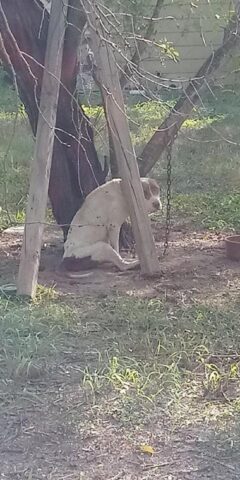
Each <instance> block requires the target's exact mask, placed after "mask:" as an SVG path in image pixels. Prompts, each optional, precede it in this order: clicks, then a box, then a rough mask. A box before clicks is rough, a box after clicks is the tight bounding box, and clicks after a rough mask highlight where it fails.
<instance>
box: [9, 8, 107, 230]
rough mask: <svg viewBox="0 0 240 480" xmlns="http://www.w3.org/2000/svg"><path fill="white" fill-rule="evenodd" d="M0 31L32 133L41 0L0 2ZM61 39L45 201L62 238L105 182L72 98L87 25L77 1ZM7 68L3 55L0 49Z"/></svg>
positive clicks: (42, 34) (42, 44) (42, 31)
mask: <svg viewBox="0 0 240 480" xmlns="http://www.w3.org/2000/svg"><path fill="white" fill-rule="evenodd" d="M0 6H1V7H2V8H1V9H0V32H1V35H2V39H3V43H4V47H5V49H6V52H7V54H8V56H9V58H10V61H11V63H12V66H13V68H14V71H15V72H16V78H17V84H18V89H19V94H20V97H21V100H22V102H23V103H24V106H25V109H26V112H27V114H28V117H29V121H30V124H31V127H32V131H33V134H34V135H35V134H36V127H37V121H38V108H39V107H38V106H39V98H40V92H41V83H42V76H43V67H42V65H43V64H44V57H45V50H46V39H47V30H48V24H49V15H48V12H47V11H46V10H44V9H43V6H42V4H41V2H40V1H39V0H34V1H33V0H1V2H0ZM67 20H68V27H67V29H66V34H65V42H64V52H63V67H62V78H61V81H62V84H61V88H60V96H59V104H58V113H57V121H56V129H55V134H56V137H55V141H54V148H53V158H52V167H51V175H50V184H49V197H50V200H51V204H52V209H53V214H54V216H55V219H56V221H57V223H58V224H59V225H62V228H63V231H64V235H65V236H66V233H67V231H68V227H67V226H68V225H69V224H70V223H71V220H72V218H73V216H74V214H75V213H76V211H77V210H78V208H79V207H80V206H81V204H82V202H83V200H84V198H85V197H86V195H87V194H88V193H90V192H91V191H92V190H93V189H94V188H96V187H97V186H98V185H100V184H102V183H104V181H105V177H106V172H105V171H104V170H102V167H101V164H100V162H99V160H98V157H97V152H96V150H95V147H94V143H93V130H92V128H91V125H90V123H89V119H88V118H87V117H86V115H85V114H84V112H83V109H82V107H81V106H80V105H79V102H78V100H77V99H76V97H75V96H74V94H75V87H76V77H77V71H78V47H79V42H80V37H81V32H82V29H83V26H84V24H85V15H84V14H83V11H82V10H81V8H80V2H79V0H70V2H69V10H68V19H67ZM0 57H1V59H2V61H3V64H4V65H5V66H6V68H9V65H7V64H6V56H5V55H4V52H3V51H2V50H1V48H0Z"/></svg>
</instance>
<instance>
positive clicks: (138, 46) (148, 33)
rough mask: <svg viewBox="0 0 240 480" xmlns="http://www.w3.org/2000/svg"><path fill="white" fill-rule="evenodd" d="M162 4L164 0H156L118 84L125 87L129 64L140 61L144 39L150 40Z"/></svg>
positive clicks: (129, 74)
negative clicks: (140, 37) (143, 31)
mask: <svg viewBox="0 0 240 480" xmlns="http://www.w3.org/2000/svg"><path fill="white" fill-rule="evenodd" d="M163 4H164V0H157V3H156V5H155V7H154V10H153V14H152V16H151V18H150V20H149V22H148V25H147V28H146V32H145V34H144V36H143V38H142V39H138V40H136V49H135V52H134V54H133V56H132V58H131V61H130V62H128V63H127V64H126V65H125V67H124V68H123V72H122V75H121V77H120V85H121V87H122V88H124V87H125V85H126V83H127V81H128V78H129V77H131V76H132V70H131V65H134V66H135V67H137V66H138V65H139V63H140V61H141V57H142V55H143V53H144V51H145V50H146V47H147V45H148V42H147V41H146V40H151V39H152V37H153V35H154V34H155V32H156V25H155V22H154V20H155V19H156V18H157V17H158V16H159V13H160V10H161V8H162V6H163Z"/></svg>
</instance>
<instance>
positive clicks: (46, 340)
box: [0, 81, 240, 479]
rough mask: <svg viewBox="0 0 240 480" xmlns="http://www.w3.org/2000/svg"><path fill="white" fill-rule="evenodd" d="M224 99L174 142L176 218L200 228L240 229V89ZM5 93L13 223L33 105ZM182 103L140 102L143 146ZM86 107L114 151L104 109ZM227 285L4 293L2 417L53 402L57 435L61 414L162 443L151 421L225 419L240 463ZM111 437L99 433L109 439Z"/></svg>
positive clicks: (137, 115) (137, 116)
mask: <svg viewBox="0 0 240 480" xmlns="http://www.w3.org/2000/svg"><path fill="white" fill-rule="evenodd" d="M215 95H216V99H217V100H216V99H214V98H213V97H210V96H209V98H208V97H206V98H205V99H204V108H201V109H199V110H196V111H195V112H194V114H193V116H192V117H191V118H190V119H189V120H187V121H186V122H185V124H184V127H183V129H182V131H181V133H180V135H179V138H178V141H177V143H176V145H175V146H174V149H173V160H172V161H173V201H172V208H173V223H174V222H175V220H176V221H177V220H179V219H180V220H182V219H183V220H186V222H187V223H189V224H190V225H191V226H193V227H194V229H197V228H200V229H203V230H211V231H212V230H216V231H219V232H223V231H229V230H233V231H237V230H239V229H240V220H239V219H240V215H239V212H240V196H239V184H240V167H239V165H240V164H239V147H238V137H239V133H238V129H239V127H238V125H239V112H240V96H239V95H236V94H235V93H233V92H232V91H227V92H225V91H220V90H216V91H215ZM0 98H1V102H2V103H1V107H0V206H1V207H2V211H1V212H0V228H3V227H5V226H7V225H9V224H10V223H11V222H12V223H15V222H20V223H21V222H23V221H24V208H25V205H26V198H27V190H28V172H29V166H30V164H31V158H32V151H33V139H32V136H31V134H30V129H29V127H28V123H27V119H26V117H25V115H24V112H22V111H21V109H20V110H19V114H18V116H17V117H16V115H15V113H14V112H15V111H16V107H15V105H16V103H15V102H16V100H15V96H14V94H13V93H12V91H11V89H9V86H7V85H6V84H4V83H3V82H2V81H1V82H0ZM171 105H172V100H171V99H170V100H168V101H167V100H164V102H163V103H157V102H148V103H147V102H145V103H141V104H136V105H131V106H129V107H128V116H129V118H130V126H131V132H132V138H133V141H134V143H135V146H136V149H137V151H138V152H139V151H141V148H142V146H143V145H144V143H145V142H146V141H147V140H148V139H149V138H150V137H151V135H152V133H153V131H154V129H155V128H156V127H157V126H158V125H159V124H160V123H161V120H162V119H163V117H164V115H165V114H166V112H167V111H168V109H169V108H170V107H171ZM17 109H19V106H17ZM86 111H87V113H88V115H90V116H91V118H92V119H93V121H94V122H95V126H96V142H97V145H98V149H99V151H100V153H103V151H104V148H105V144H104V142H103V139H104V138H105V133H104V132H105V130H104V129H105V125H104V122H103V115H102V110H101V109H100V108H99V107H96V108H95V107H88V108H86ZM13 133H14V135H13ZM165 163H166V162H165V161H164V160H161V162H159V165H156V167H155V169H154V172H153V175H154V176H156V178H158V179H159V180H160V182H161V184H162V190H163V196H164V194H165V188H166V187H165V185H166V165H165ZM155 218H156V219H157V220H158V221H160V222H162V218H161V217H155ZM216 274H217V273H216ZM1 283H2V282H1ZM199 288H201V286H200V287H199ZM224 288H225V289H222V290H220V291H219V292H218V293H217V294H215V295H212V296H211V295H209V296H208V298H204V299H203V297H204V294H203V295H202V296H201V297H197V296H196V295H195V293H194V289H193V290H192V294H189V296H187V294H186V292H183V293H181V294H179V295H177V294H176V295H175V293H173V295H172V296H171V295H169V292H168V291H167V289H166V291H165V292H164V291H162V290H161V291H160V293H159V294H158V295H156V298H142V299H139V298H138V296H137V294H136V296H133V295H132V292H129V294H128V295H126V296H123V295H120V294H118V293H117V292H112V293H111V295H110V296H108V297H106V298H105V297H104V295H102V296H100V297H95V298H91V297H85V298H82V297H80V298H79V297H78V298H76V297H74V296H71V295H65V296H64V295H59V294H58V293H57V292H56V291H55V290H54V288H51V289H49V288H45V287H43V286H42V287H40V286H39V289H38V295H37V298H36V301H35V302H34V303H31V304H29V303H25V302H20V301H17V300H16V299H13V298H8V297H6V296H4V295H3V292H1V293H2V295H1V297H0V374H1V375H0V376H1V382H0V412H1V413H2V414H3V417H4V416H6V417H7V416H8V415H9V412H17V415H19V416H21V418H22V412H23V411H28V409H30V410H31V411H35V409H40V411H42V410H44V409H45V410H44V411H45V413H44V415H45V417H44V418H46V419H47V420H46V421H48V422H49V425H50V428H52V429H53V431H54V432H55V430H56V429H57V427H56V425H58V424H59V421H60V420H59V418H61V426H59V427H58V428H59V429H60V431H61V432H62V430H61V429H66V432H67V434H66V437H67V438H68V435H69V431H70V432H71V433H70V435H72V432H74V435H79V432H81V435H86V438H88V435H89V431H91V432H95V433H93V434H94V435H96V437H97V438H98V433H96V432H97V431H98V430H99V429H100V425H103V426H104V429H103V430H104V432H105V427H106V426H107V427H106V428H107V429H108V430H107V431H109V429H110V428H112V425H114V426H115V428H116V429H117V430H118V431H121V432H124V435H125V437H126V438H127V440H126V444H127V445H128V443H131V444H134V445H135V444H136V442H139V441H140V440H139V439H140V438H141V439H142V440H143V441H146V442H147V443H149V442H151V436H150V434H149V437H150V440H149V438H147V439H145V437H144V435H148V433H147V432H148V431H149V428H150V427H149V425H151V428H153V429H154V425H156V424H159V425H161V429H163V430H162V431H165V430H164V428H166V427H165V425H166V422H167V433H166V437H167V436H168V435H173V436H174V435H175V433H174V432H175V431H176V430H177V429H179V428H180V429H182V430H181V431H185V430H184V429H186V428H188V426H190V427H191V428H199V426H201V427H202V426H203V429H204V428H205V425H206V424H208V425H217V431H218V433H217V434H216V433H214V442H216V444H217V447H218V449H219V452H220V453H219V456H220V461H221V459H222V458H225V457H224V456H226V462H230V460H229V457H230V458H233V457H234V455H235V456H236V458H237V456H238V455H239V449H240V445H239V413H240V400H239V399H240V391H239V383H240V378H239V377H240V374H239V368H240V353H239V352H240V350H239V349H240V334H239V331H240V330H239V325H240V313H239V312H240V309H239V307H240V305H239V285H238V283H237V281H236V283H234V287H233V288H232V289H231V291H228V288H227V286H226V287H224ZM173 297H174V298H173ZM29 405H30V406H29ZM48 405H50V407H49V406H48ZM46 409H47V410H46ZM58 409H59V410H58ZM53 412H55V413H53ZM53 415H56V418H55V417H54V418H55V419H54V418H53ZM4 418H5V417H4ZM7 418H8V417H7ZM41 421H42V420H41ZM51 422H52V423H51ZM54 422H55V423H54ZM164 422H165V423H164ZM233 424H235V426H234V428H235V429H236V433H233V430H232V425H233ZM52 425H53V426H52ZM228 428H229V429H230V433H228V430H227V429H228ZM54 429H55V430H54ZM39 431H41V426H39ZM64 431H65V430H64ZM178 431H179V430H178ZM169 432H171V433H169ZM234 432H235V430H234ZM91 434H92V433H91ZM61 435H62V433H61ZM107 435H108V434H107ZM114 435H117V434H116V432H115V433H114ZM217 435H219V437H218V436H217ZM222 435H223V437H222ZM104 436H105V433H104ZM104 436H103V435H102V434H99V438H101V441H103V442H104V438H105V437H104ZM49 437H51V430H50V435H49ZM46 438H47V439H48V437H47V436H46ZM77 438H78V437H77ZM112 438H113V437H112ZM136 438H137V439H138V440H136ZM174 438H175V437H174ZM54 441H56V440H55V433H54ZM86 441H87V440H86ZM174 441H175V440H174ZM177 441H179V440H176V442H177ZM127 442H128V443H127ZM134 442H135V443H134ZM209 442H210V440H209ZM212 442H213V440H211V442H210V443H209V448H211V446H212V444H213V443H212ZM147 446H148V445H147ZM72 448H73V447H72ZM83 448H86V446H85V443H84V447H83ZM91 448H92V447H91ZM94 448H95V447H94ZM214 453H215V452H214ZM61 455H62V454H61ZM53 464H54V461H53ZM156 468H158V467H156ZM161 468H164V467H161ZM230 471H231V470H230ZM29 472H30V473H29ZM27 475H28V476H26V477H21V478H35V477H34V476H31V475H32V473H31V470H28V471H27ZM17 478H20V477H17ZM36 478H38V477H36ZM52 478H56V477H52ZM62 478H64V477H62ZM70 478H74V479H75V478H78V477H70ZM79 478H85V477H82V476H81V475H80V477H79ZM86 478H87V477H86ZM116 478H117V477H116ZM118 478H120V477H118ZM123 478H124V477H123ZM144 478H146V479H147V478H152V477H148V476H146V477H144ZM156 478H159V477H156ZM164 478H175V477H169V476H168V477H164ZM182 478H185V477H182ZM186 478H189V477H186ZM193 478H194V479H195V477H193ZM211 478H214V477H211ZM231 478H237V477H231Z"/></svg>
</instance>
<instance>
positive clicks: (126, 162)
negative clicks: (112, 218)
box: [82, 0, 160, 276]
mask: <svg viewBox="0 0 240 480" xmlns="http://www.w3.org/2000/svg"><path fill="white" fill-rule="evenodd" d="M82 4H83V6H84V8H85V12H86V16H87V19H88V25H89V38H88V42H89V44H90V47H91V49H92V51H93V62H94V68H95V74H96V78H97V79H98V82H99V83H100V84H101V86H102V94H103V96H104V103H105V113H106V117H107V122H108V126H109V129H110V131H111V132H112V140H113V142H114V149H115V152H116V156H117V162H118V169H119V173H120V175H121V178H122V180H123V189H124V192H125V195H126V198H127V201H128V204H129V211H130V217H131V222H132V226H133V233H134V237H135V241H136V248H137V253H138V256H139V260H140V264H141V271H142V274H144V275H147V276H152V275H155V274H156V273H159V271H160V265H159V262H158V257H157V253H156V249H155V244H154V240H153V236H152V232H151V225H150V220H149V218H148V216H147V213H146V208H145V201H144V195H143V190H142V186H141V183H140V175H139V170H138V165H137V160H136V155H135V151H134V148H133V145H132V141H131V137H130V132H129V127H128V122H127V117H126V112H125V106H124V100H123V95H122V90H121V87H120V82H119V76H118V69H117V64H116V60H115V58H114V54H113V51H112V48H111V46H110V45H109V43H108V41H107V39H106V32H105V29H104V26H103V25H104V18H103V17H101V15H100V13H99V11H98V10H97V9H96V2H95V1H90V0H82Z"/></svg>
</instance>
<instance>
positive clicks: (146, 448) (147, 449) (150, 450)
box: [140, 444, 154, 455]
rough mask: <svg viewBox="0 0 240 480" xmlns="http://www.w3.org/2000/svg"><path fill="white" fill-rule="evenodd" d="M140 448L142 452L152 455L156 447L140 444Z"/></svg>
mask: <svg viewBox="0 0 240 480" xmlns="http://www.w3.org/2000/svg"><path fill="white" fill-rule="evenodd" d="M140 450H141V452H143V453H149V454H150V455H152V454H153V453H154V448H153V447H151V445H145V444H141V445H140Z"/></svg>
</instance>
